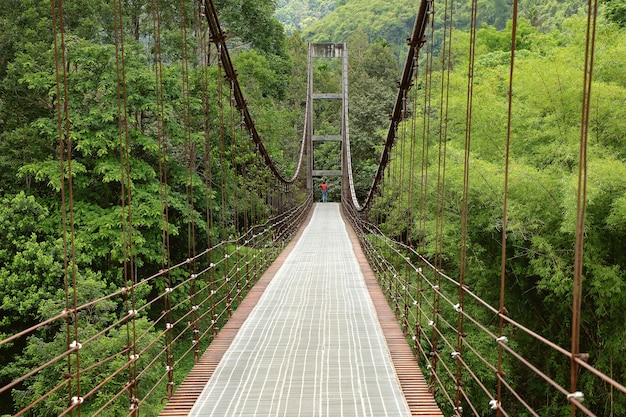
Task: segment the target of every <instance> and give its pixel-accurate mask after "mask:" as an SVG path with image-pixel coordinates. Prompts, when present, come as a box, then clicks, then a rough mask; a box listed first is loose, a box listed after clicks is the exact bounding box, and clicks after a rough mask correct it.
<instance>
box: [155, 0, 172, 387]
mask: <svg viewBox="0 0 626 417" xmlns="http://www.w3.org/2000/svg"><path fill="white" fill-rule="evenodd" d="M151 14H152V25H153V37H154V73H155V83H154V84H155V85H154V91H155V100H156V122H157V137H158V143H159V194H160V199H161V271H162V274H163V280H164V283H163V286H164V287H165V288H166V291H165V295H164V296H163V314H164V316H165V321H166V326H165V341H164V344H165V347H164V349H165V350H166V351H167V353H166V364H165V367H166V369H167V374H168V383H167V395H168V398H170V397H171V396H172V391H173V388H174V363H173V359H174V355H173V348H172V340H173V329H172V326H170V325H169V324H171V323H172V322H173V317H172V309H171V305H172V300H171V295H170V291H168V290H167V289H170V288H172V277H171V271H170V264H171V262H170V233H169V201H168V200H169V197H168V186H167V140H166V138H165V105H164V99H163V60H162V57H161V10H160V7H159V0H152V1H151Z"/></svg>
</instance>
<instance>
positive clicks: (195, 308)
mask: <svg viewBox="0 0 626 417" xmlns="http://www.w3.org/2000/svg"><path fill="white" fill-rule="evenodd" d="M199 308H200V306H198V305H195V306H191V309H192V310H193V311H196V310H197V309H199Z"/></svg>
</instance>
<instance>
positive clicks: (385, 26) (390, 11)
mask: <svg viewBox="0 0 626 417" xmlns="http://www.w3.org/2000/svg"><path fill="white" fill-rule="evenodd" d="M340 4H341V2H338V5H337V7H336V8H335V9H334V10H333V11H332V12H331V13H328V14H327V15H326V16H325V17H324V18H323V19H320V20H317V21H315V22H314V23H312V24H311V25H310V26H307V27H306V28H305V29H304V30H303V33H302V34H303V37H304V38H305V39H308V40H312V41H314V42H327V41H328V42H343V41H345V40H346V39H347V38H348V36H350V34H351V33H352V32H354V31H355V30H357V29H360V30H362V31H363V32H365V33H366V34H367V35H368V37H369V39H370V41H374V40H379V39H384V40H386V41H387V42H389V43H392V44H395V45H403V44H405V43H406V38H407V36H408V35H410V33H411V28H412V27H413V22H414V21H415V13H416V5H415V1H414V0H396V1H389V0H348V1H347V2H345V4H341V5H340Z"/></svg>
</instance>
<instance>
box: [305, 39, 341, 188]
mask: <svg viewBox="0 0 626 417" xmlns="http://www.w3.org/2000/svg"><path fill="white" fill-rule="evenodd" d="M324 61H327V62H324ZM316 65H319V66H320V68H322V70H321V71H318V73H319V74H320V77H319V78H320V79H317V78H316V79H315V81H314V78H315V77H314V75H315V73H314V67H315V66H316ZM308 72H309V73H308V82H309V85H308V93H307V115H306V118H307V134H306V139H307V158H308V159H307V162H308V163H307V167H308V175H307V187H308V189H309V190H311V191H313V190H314V188H313V187H315V186H316V185H315V184H314V182H315V179H318V180H322V179H324V180H328V179H330V178H334V177H337V178H339V182H338V183H337V184H338V185H339V184H341V183H342V181H341V179H342V172H343V169H344V167H345V163H344V155H343V149H344V148H345V146H344V143H345V138H346V135H347V132H348V118H347V115H348V47H347V45H346V43H345V42H344V43H309V56H308ZM338 78H339V79H340V81H339V82H338V83H333V81H334V80H337V79H338ZM331 80H333V81H331ZM329 143H335V144H336V145H332V144H330V145H328V144H329ZM316 154H317V155H318V157H319V158H318V159H322V158H321V154H323V155H324V158H323V160H318V161H316Z"/></svg>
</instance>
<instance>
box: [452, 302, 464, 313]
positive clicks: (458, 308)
mask: <svg viewBox="0 0 626 417" xmlns="http://www.w3.org/2000/svg"><path fill="white" fill-rule="evenodd" d="M454 310H455V311H456V312H457V313H460V312H461V311H463V309H462V308H461V304H458V303H457V304H455V305H454Z"/></svg>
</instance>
